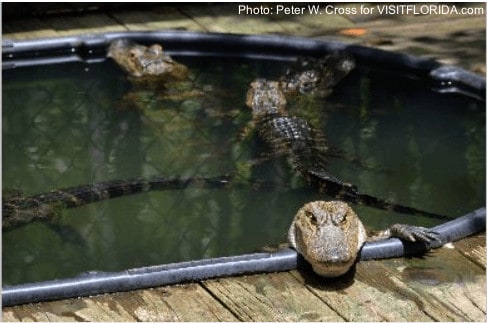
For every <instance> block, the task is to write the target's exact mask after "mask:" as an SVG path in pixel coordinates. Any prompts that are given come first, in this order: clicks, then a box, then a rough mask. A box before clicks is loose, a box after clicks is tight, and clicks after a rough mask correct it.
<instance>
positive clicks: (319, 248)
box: [288, 201, 439, 277]
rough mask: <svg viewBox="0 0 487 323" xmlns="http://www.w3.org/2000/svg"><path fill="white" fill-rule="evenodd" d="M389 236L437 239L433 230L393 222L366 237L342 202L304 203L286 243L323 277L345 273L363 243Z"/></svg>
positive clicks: (355, 218) (409, 239)
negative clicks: (389, 225)
mask: <svg viewBox="0 0 487 323" xmlns="http://www.w3.org/2000/svg"><path fill="white" fill-rule="evenodd" d="M390 237H397V238H400V239H403V240H407V241H422V242H425V243H429V242H432V241H434V240H436V241H439V238H438V236H437V234H436V233H434V232H429V231H428V229H426V228H423V227H416V226H410V225H406V224H394V225H392V226H391V227H389V228H388V229H386V230H382V231H379V232H376V233H373V234H370V235H369V236H368V235H367V231H366V230H365V228H364V225H363V224H362V222H361V221H360V219H359V217H358V216H357V214H356V213H355V212H354V211H353V210H352V208H351V207H350V206H348V204H347V203H345V202H342V201H331V202H325V201H315V202H311V203H307V204H305V205H304V206H303V207H302V208H301V209H299V211H298V212H297V213H296V216H295V217H294V220H293V222H292V224H291V226H290V228H289V232H288V242H289V245H290V246H291V247H293V248H294V249H296V251H297V252H298V253H300V254H301V255H302V256H303V257H304V259H306V261H307V262H308V263H310V264H311V266H312V267H313V270H314V271H315V272H316V273H317V274H319V275H321V276H323V277H336V276H340V275H343V274H345V273H346V272H347V271H348V270H349V269H350V267H351V266H352V265H353V264H354V263H355V261H356V259H357V255H358V253H359V252H360V249H361V248H362V246H363V244H364V243H365V242H372V241H378V240H383V239H387V238H390Z"/></svg>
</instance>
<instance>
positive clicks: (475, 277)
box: [3, 234, 486, 322]
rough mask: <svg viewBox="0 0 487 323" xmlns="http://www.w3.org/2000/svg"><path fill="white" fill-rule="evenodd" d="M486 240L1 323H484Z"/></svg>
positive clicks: (118, 296) (6, 312)
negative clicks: (349, 269) (336, 274)
mask: <svg viewBox="0 0 487 323" xmlns="http://www.w3.org/2000/svg"><path fill="white" fill-rule="evenodd" d="M485 306H486V294H485V235H484V234H482V235H477V236H474V237H470V238H467V239H464V240H461V241H459V242H457V243H455V244H453V245H447V246H445V247H442V248H440V249H437V250H435V251H433V252H431V253H429V254H427V255H425V256H424V257H422V258H414V259H403V258H400V259H388V260H381V261H364V262H360V263H358V264H357V268H356V272H355V273H354V275H348V276H346V277H344V278H341V279H335V280H324V279H320V278H319V277H318V276H316V275H314V274H313V273H312V272H303V271H296V270H294V271H291V272H282V273H274V274H262V275H251V276H241V277H230V278H221V279H213V280H207V281H203V282H198V283H190V284H183V285H174V286H167V287H160V288H154V289H147V290H139V291H133V292H125V293H115V294H105V295H99V296H93V297H83V298H79V299H68V300H62V301H54V302H46V303H37V304H29V305H22V306H14V307H7V308H4V309H3V320H4V321H65V322H66V321H120V322H122V321H485V317H486V308H485Z"/></svg>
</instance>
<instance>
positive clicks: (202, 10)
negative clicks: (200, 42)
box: [180, 4, 285, 34]
mask: <svg viewBox="0 0 487 323" xmlns="http://www.w3.org/2000/svg"><path fill="white" fill-rule="evenodd" d="M264 6H266V5H265V4H264ZM180 10H181V12H183V13H184V14H185V15H187V16H188V17H191V19H192V20H193V21H195V23H197V24H198V25H200V26H202V28H203V29H204V30H205V31H209V32H223V33H237V34H269V33H280V34H282V33H285V30H284V29H283V28H282V26H281V25H280V24H279V23H277V22H275V21H274V20H272V19H270V18H268V17H266V16H261V15H239V14H238V5H237V4H220V5H211V6H187V7H182V8H180Z"/></svg>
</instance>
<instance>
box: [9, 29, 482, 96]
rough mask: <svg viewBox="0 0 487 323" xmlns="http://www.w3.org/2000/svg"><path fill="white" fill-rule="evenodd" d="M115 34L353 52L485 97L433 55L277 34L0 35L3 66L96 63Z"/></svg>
mask: <svg viewBox="0 0 487 323" xmlns="http://www.w3.org/2000/svg"><path fill="white" fill-rule="evenodd" d="M118 38H127V39H131V40H133V41H136V42H141V43H146V44H149V43H153V42H160V43H163V44H164V47H165V48H166V49H167V51H168V53H169V54H171V55H185V56H191V55H198V56H214V57H222V56H223V57H225V56H226V57H228V56H231V57H248V58H266V59H273V60H291V59H292V58H293V57H296V56H322V55H324V54H327V53H330V52H333V51H347V52H349V53H351V54H352V55H354V57H355V58H356V60H357V62H358V64H364V65H367V66H374V67H376V68H382V69H384V70H387V71H393V72H394V73H396V74H405V75H408V76H410V77H414V78H418V79H422V80H423V81H425V82H426V84H429V86H430V87H432V88H433V89H435V90H438V91H439V92H440V93H460V94H463V95H468V96H470V97H473V98H475V99H478V100H482V101H485V78H482V77H480V76H478V75H475V74H473V73H470V72H467V71H465V70H463V69H461V68H457V67H451V66H444V65H441V64H440V63H438V62H436V61H434V60H432V59H424V58H419V57H416V56H412V55H405V54H399V53H393V52H387V51H383V50H380V49H375V48H370V47H365V46H359V45H349V44H345V43H341V42H336V41H324V40H315V39H308V38H300V37H289V36H277V35H273V36H266V35H236V34H217V33H197V32H183V31H166V32H159V31H144V32H114V33H104V34H90V35H84V36H69V37H61V38H45V39H33V40H23V41H13V40H9V39H3V41H2V58H3V61H2V68H3V69H10V68H15V67H22V66H32V65H40V64H52V63H53V62H59V63H65V62H86V63H95V62H100V61H103V60H105V56H106V48H107V47H108V45H109V43H110V42H111V41H113V40H114V39H118Z"/></svg>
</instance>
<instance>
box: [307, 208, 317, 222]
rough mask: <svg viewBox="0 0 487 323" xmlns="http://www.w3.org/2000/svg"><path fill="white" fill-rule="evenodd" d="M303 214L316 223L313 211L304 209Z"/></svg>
mask: <svg viewBox="0 0 487 323" xmlns="http://www.w3.org/2000/svg"><path fill="white" fill-rule="evenodd" d="M304 214H305V215H306V217H307V218H309V219H310V220H311V223H316V216H315V214H314V213H313V212H310V211H305V212H304Z"/></svg>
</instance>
